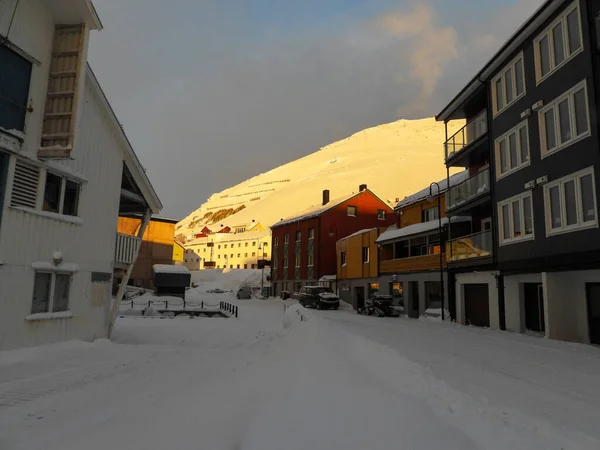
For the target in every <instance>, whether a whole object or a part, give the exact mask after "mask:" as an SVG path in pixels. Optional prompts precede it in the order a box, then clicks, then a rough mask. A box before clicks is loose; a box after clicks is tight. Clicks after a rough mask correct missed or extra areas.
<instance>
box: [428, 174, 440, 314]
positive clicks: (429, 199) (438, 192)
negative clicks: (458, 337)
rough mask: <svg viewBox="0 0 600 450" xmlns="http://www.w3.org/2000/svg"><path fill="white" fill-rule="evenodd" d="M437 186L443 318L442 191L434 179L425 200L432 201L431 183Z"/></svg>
mask: <svg viewBox="0 0 600 450" xmlns="http://www.w3.org/2000/svg"><path fill="white" fill-rule="evenodd" d="M434 184H435V185H436V186H437V207H438V227H439V232H440V298H441V300H442V320H444V255H443V252H442V209H441V206H440V199H441V197H442V192H441V190H440V185H439V184H437V183H436V182H435V181H434V182H433V183H431V184H430V185H429V195H428V196H427V201H429V202H433V200H434V198H435V197H434V195H433V185H434Z"/></svg>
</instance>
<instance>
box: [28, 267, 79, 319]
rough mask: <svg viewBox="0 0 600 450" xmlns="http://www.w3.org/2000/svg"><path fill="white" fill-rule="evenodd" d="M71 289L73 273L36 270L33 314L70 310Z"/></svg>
mask: <svg viewBox="0 0 600 450" xmlns="http://www.w3.org/2000/svg"><path fill="white" fill-rule="evenodd" d="M70 289H71V274H68V273H51V272H36V273H35V280H34V283H33V301H32V303H31V314H41V313H55V312H64V311H68V310H69V291H70Z"/></svg>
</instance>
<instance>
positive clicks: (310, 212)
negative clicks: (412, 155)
mask: <svg viewBox="0 0 600 450" xmlns="http://www.w3.org/2000/svg"><path fill="white" fill-rule="evenodd" d="M366 192H369V193H370V194H371V195H373V196H374V197H375V198H376V199H377V200H379V201H380V202H381V203H383V204H384V205H385V206H386V208H388V209H389V211H393V210H392V208H391V207H390V206H389V205H388V204H387V203H386V202H384V201H383V200H382V199H381V198H379V197H378V196H377V195H376V194H375V193H374V192H373V191H371V190H370V189H365V190H363V191H360V192H357V193H356V194H352V195H346V196H345V197H338V198H335V199H333V200H330V201H329V203H327V204H326V205H322V204H321V205H312V206H310V207H308V208H307V209H306V210H304V212H303V213H301V214H299V215H297V216H293V217H289V218H287V219H282V220H280V221H279V222H277V223H274V224H273V225H271V228H277V227H279V226H283V225H289V224H291V223H297V222H301V221H303V220H307V219H313V218H315V217H319V216H321V215H322V214H323V213H325V212H327V211H329V210H331V209H334V208H335V207H337V206H339V205H341V204H342V203H344V202H347V201H349V200H352V199H353V198H356V197H358V196H360V195H363V194H365V193H366Z"/></svg>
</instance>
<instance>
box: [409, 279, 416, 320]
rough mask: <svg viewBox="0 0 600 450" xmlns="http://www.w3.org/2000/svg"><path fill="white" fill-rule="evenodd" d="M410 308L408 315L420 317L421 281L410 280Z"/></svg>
mask: <svg viewBox="0 0 600 450" xmlns="http://www.w3.org/2000/svg"><path fill="white" fill-rule="evenodd" d="M408 283H409V295H410V302H409V310H408V317H411V318H414V319H416V318H418V317H419V282H418V281H409V282H408Z"/></svg>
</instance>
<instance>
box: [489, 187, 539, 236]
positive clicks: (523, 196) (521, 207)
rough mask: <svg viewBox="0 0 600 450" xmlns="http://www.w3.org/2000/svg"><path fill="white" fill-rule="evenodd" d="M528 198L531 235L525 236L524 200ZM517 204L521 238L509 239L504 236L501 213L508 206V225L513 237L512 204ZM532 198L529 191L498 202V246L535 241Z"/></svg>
mask: <svg viewBox="0 0 600 450" xmlns="http://www.w3.org/2000/svg"><path fill="white" fill-rule="evenodd" d="M526 198H529V205H530V207H531V234H525V202H524V200H525V199H526ZM514 202H519V213H520V219H521V220H520V222H521V223H520V225H521V236H519V237H509V238H507V237H506V236H504V214H503V213H502V208H503V207H504V206H508V215H509V217H508V218H509V220H508V223H509V224H510V230H511V236H512V235H514V217H513V203H514ZM533 210H534V208H533V196H532V194H531V191H525V192H523V193H521V194H519V195H515V196H514V197H510V198H507V199H504V200H502V201H501V202H498V237H499V241H500V246H503V245H509V244H515V243H517V242H523V241H531V240H534V239H535V218H534V217H533Z"/></svg>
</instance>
